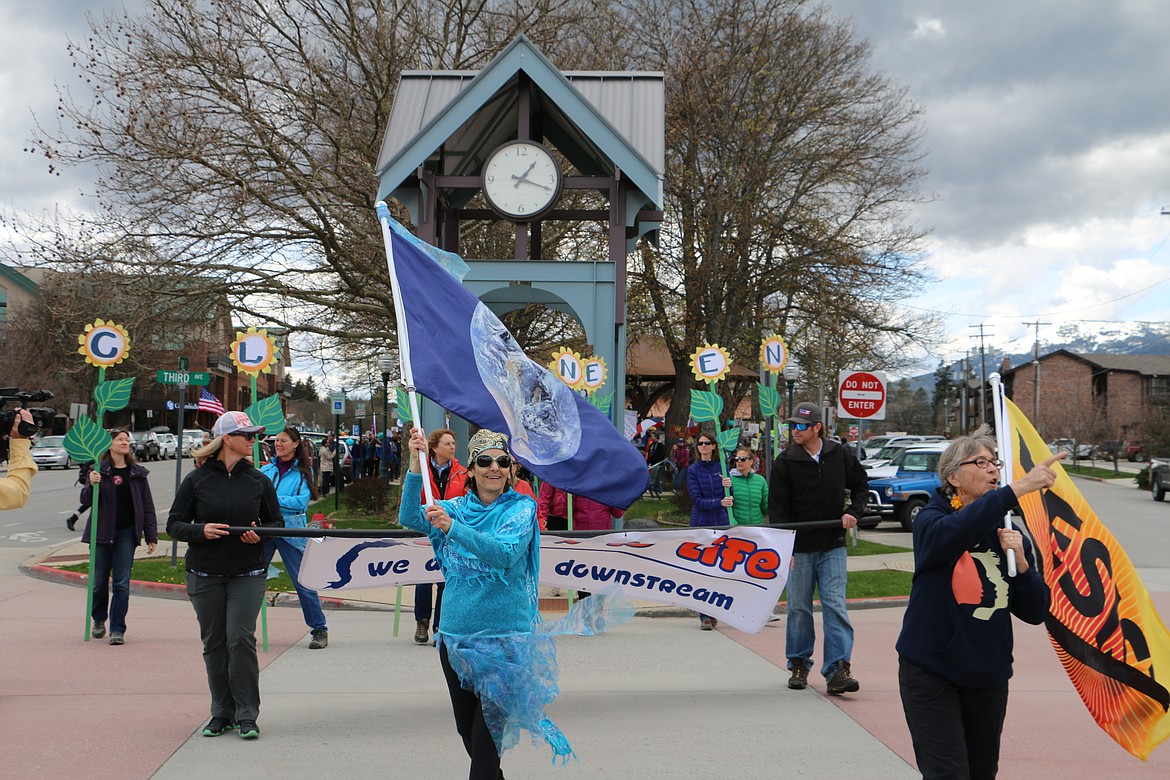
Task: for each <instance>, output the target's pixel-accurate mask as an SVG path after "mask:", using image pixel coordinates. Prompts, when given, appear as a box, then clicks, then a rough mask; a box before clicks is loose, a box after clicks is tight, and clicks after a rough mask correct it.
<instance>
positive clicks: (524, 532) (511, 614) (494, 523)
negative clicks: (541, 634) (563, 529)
mask: <svg viewBox="0 0 1170 780" xmlns="http://www.w3.org/2000/svg"><path fill="white" fill-rule="evenodd" d="M421 491H422V475H420V474H415V473H413V472H407V474H406V478H405V479H404V480H403V482H402V495H403V496H417V495H419V493H420V492H421ZM438 503H439V504H440V505H441V506H442V507H443V509H444V510H446V512H447V514H448V516H450V518H451V528H450V530H448V532H447V533H445V534H444V533H443V532H442V531H440V530H439V529H437V528H435V527H434V526H432V525H431V524H430V523H429V522H428V521H427V518H426V512H425V511H424V507H423V506H421V505H420V504H416V503H413V502H411V501H409V500H404V501H403V502H402V504H401V505H400V506H399V509H398V522H399V523H400V524H401V525H402V526H403V527H404V528H410V529H412V530H415V531H421V532H423V533H425V534H426V535H427V536H428V537H429V538H430V540H431V546H432V547H434V550H435V558H437V559H438V561H439V564H440V567H441V570H442V572H443V578H444V579H445V580H446V581H447V587H446V589H445V590H444V591H443V622H442V625H441V627H440V628H439V633H441V634H445V635H449V636H466V635H469V634H474V633H477V632H486V633H487V634H489V635H493V634H506V633H513V632H519V633H526V632H531V631H532V629H533V626H534V624H535V622H536V619H537V614H536V599H535V594H536V578H537V574H538V567H539V558H538V551H537V543H538V537H537V533H536V502H535V501H533V500H532V499H531V498H529V497H528V496H525V495H523V494H521V493H517V492H516V491H514V490H509V491H507V492H505V493H504V494H502V495H501V496H500V497H499V498H497V499H496V500H495V501H493V502H492V503H491V504H489V505H487V506H484V504H482V503H481V502H480V500H479V497H478V496H476V495H475V494H474V493H467V494H466V495H462V496H459V497H458V498H453V499H449V500H446V501H440V502H438Z"/></svg>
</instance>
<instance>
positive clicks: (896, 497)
mask: <svg viewBox="0 0 1170 780" xmlns="http://www.w3.org/2000/svg"><path fill="white" fill-rule="evenodd" d="M948 446H949V444H948V443H945V442H944V443H942V444H929V445H925V446H922V447H914V448H913V449H907V451H906V453H905V454H904V455H903V456H902V460H901V462H900V463H899V464H898V471H897V473H896V474H894V475H893V476H890V477H883V478H881V479H871V480H870V481H869V504H868V506H867V507H866V511H867V512H868V513H876V514H879V515H881V519H882V520H891V519H892V520H897V521H898V522H899V523H900V524H901V525H902V528H903V529H904V530H907V531H910V530H912V529H913V528H914V518H915V517H917V516H918V512H919V511H920V510H921V509H922V507H924V506H926V502H927V501H929V500H930V497H931V495H933V494H934V491H936V490H937V489H938V488H939V485H940V484H941V482H940V480H939V478H938V460H939V458H941V457H942V454H943V453H944V452H945V451H946V449H947V447H948Z"/></svg>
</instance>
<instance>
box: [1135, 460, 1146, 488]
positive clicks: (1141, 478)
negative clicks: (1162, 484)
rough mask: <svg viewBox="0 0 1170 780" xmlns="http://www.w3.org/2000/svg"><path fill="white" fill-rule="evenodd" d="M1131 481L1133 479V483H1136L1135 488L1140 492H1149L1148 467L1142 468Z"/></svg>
mask: <svg viewBox="0 0 1170 780" xmlns="http://www.w3.org/2000/svg"><path fill="white" fill-rule="evenodd" d="M1133 479H1134V482H1137V486H1138V488H1139V489H1140V490H1149V489H1150V467H1149V466H1146V467H1145V468H1143V469H1142V470H1141V471H1139V472H1138V473H1137V476H1136V477H1134V478H1133Z"/></svg>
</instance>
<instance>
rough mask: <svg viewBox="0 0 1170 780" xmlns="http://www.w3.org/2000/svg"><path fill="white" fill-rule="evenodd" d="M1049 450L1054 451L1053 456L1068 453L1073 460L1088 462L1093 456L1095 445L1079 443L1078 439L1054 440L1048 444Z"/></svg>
mask: <svg viewBox="0 0 1170 780" xmlns="http://www.w3.org/2000/svg"><path fill="white" fill-rule="evenodd" d="M1048 449H1050V450H1052V452H1053V454H1055V453H1058V452H1061V451H1063V452H1067V453H1068V454H1069V455H1072V456H1073V460H1088V459H1089V458H1091V457H1092V456H1093V445H1092V444H1086V443H1085V442H1078V441H1077V440H1076V439H1053V440H1052V441H1050V442H1048Z"/></svg>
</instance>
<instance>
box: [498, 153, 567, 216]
mask: <svg viewBox="0 0 1170 780" xmlns="http://www.w3.org/2000/svg"><path fill="white" fill-rule="evenodd" d="M560 192H561V169H560V168H559V167H558V166H557V161H556V160H555V159H553V156H552V154H550V153H549V151H548V149H546V148H544V147H543V146H541V145H540V144H538V143H535V142H533V141H512V142H510V143H506V144H504V145H503V146H501V147H499V148H498V149H496V150H495V151H494V152H492V153H491V154H490V155H488V158H487V162H486V163H484V166H483V194H484V197H486V198H487V201H488V204H489V205H490V206H491V207H492V208H493V209H495V210H496V211H498V212H500V213H501V214H503V215H504V216H506V217H508V218H509V219H512V220H515V221H517V222H527V221H529V220H533V219H536V218H537V217H538V216H540V215H541V214H542V213H543V212H545V211H546V210H548V209H549V208H550V207H551V206H552V205H553V204H554V203H555V202H556V200H557V197H558V196H559V195H560Z"/></svg>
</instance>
